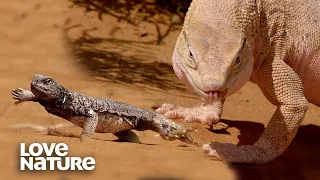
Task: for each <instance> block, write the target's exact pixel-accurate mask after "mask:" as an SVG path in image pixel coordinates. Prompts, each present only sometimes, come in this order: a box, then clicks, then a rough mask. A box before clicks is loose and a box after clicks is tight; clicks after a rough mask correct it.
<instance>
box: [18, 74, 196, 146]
mask: <svg viewBox="0 0 320 180" xmlns="http://www.w3.org/2000/svg"><path fill="white" fill-rule="evenodd" d="M12 95H13V98H14V99H16V100H17V102H16V103H21V102H25V101H34V102H38V103H40V104H41V105H42V106H44V107H45V109H46V110H47V111H48V112H49V113H51V114H53V115H56V116H59V117H61V118H64V119H66V120H68V121H70V122H72V123H73V124H75V125H77V126H79V127H81V128H83V131H82V133H81V135H80V138H81V140H83V139H84V138H89V137H90V136H91V135H92V134H93V133H94V132H98V133H113V134H114V135H115V136H117V137H118V138H119V139H120V140H125V141H135V142H140V141H139V139H138V137H137V136H136V135H135V134H134V132H132V131H131V130H133V129H135V130H138V131H144V130H152V131H155V132H158V133H159V134H160V136H161V137H162V138H163V139H166V140H175V139H178V140H181V141H183V142H186V143H190V144H194V145H199V144H198V142H196V141H195V140H193V139H192V138H191V136H190V135H189V134H188V131H190V130H191V129H185V128H183V127H182V126H181V125H179V124H177V123H175V122H173V121H170V120H169V119H168V118H166V117H164V116H162V115H159V114H156V113H154V112H152V111H149V110H145V109H141V108H137V107H135V106H132V105H129V104H126V103H122V102H118V101H114V100H110V99H99V98H93V97H89V96H86V95H84V94H80V93H77V92H73V91H70V90H68V89H66V88H64V87H63V86H61V85H60V84H59V83H58V82H56V81H55V80H53V79H52V78H51V77H48V76H42V75H40V74H36V75H35V76H34V78H33V80H32V82H31V91H28V90H24V89H22V88H16V89H13V91H12ZM62 125H63V124H62ZM22 126H24V125H22ZM25 126H26V125H25ZM27 126H28V127H29V128H33V129H36V130H38V129H46V128H44V127H41V126H37V125H33V124H30V125H27ZM49 132H50V131H49Z"/></svg>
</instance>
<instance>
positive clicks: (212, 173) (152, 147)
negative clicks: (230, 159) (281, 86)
mask: <svg viewBox="0 0 320 180" xmlns="http://www.w3.org/2000/svg"><path fill="white" fill-rule="evenodd" d="M77 2H80V1H77ZM92 2H94V3H97V2H99V1H92ZM119 2H120V1H119ZM132 2H136V1H132ZM111 4H112V3H111ZM81 5H88V4H86V3H74V2H71V1H67V0H55V1H47V0H34V1H27V0H19V1H18V0H11V1H2V2H1V3H0V23H1V25H0V39H1V41H0V58H1V60H0V62H1V64H0V72H1V73H0V74H1V75H0V94H1V99H0V114H1V117H0V118H1V120H0V128H1V131H0V152H1V154H0V159H1V162H0V177H1V179H24V180H25V179H34V178H36V179H85V178H90V179H141V180H143V179H145V180H146V179H159V180H160V179H172V180H174V179H177V180H180V179H181V180H182V179H246V180H247V179H320V153H319V152H320V151H319V150H320V141H319V140H318V139H317V137H319V134H320V127H319V125H320V121H319V118H320V111H319V108H317V107H316V106H314V105H310V108H309V111H308V113H307V115H306V118H305V120H304V121H303V124H302V126H301V127H300V129H299V131H298V135H297V136H296V138H295V139H294V141H293V142H292V144H291V145H290V147H289V148H288V149H287V150H286V151H285V153H284V154H283V155H282V156H281V157H280V158H278V159H277V160H276V161H274V162H272V163H269V164H267V165H228V164H225V163H223V162H221V161H215V160H213V159H211V158H208V157H206V156H205V154H204V153H203V152H202V150H201V149H200V148H198V147H195V146H192V145H186V144H185V143H182V142H179V141H164V140H162V139H161V138H160V137H158V136H157V135H156V133H154V132H151V131H144V132H136V133H137V134H138V136H139V137H140V139H141V141H142V144H134V143H125V142H117V141H115V140H116V139H117V138H116V137H115V136H113V135H112V134H94V136H93V138H94V139H93V140H90V141H87V142H80V141H79V139H77V138H70V137H56V136H49V135H46V134H41V133H35V132H30V131H24V130H22V131H19V130H17V131H14V130H11V129H9V128H8V127H9V126H10V125H13V124H18V123H36V124H42V125H52V124H57V123H62V122H65V123H68V122H66V121H64V120H63V119H61V118H58V117H56V116H53V115H51V116H49V115H48V113H47V112H46V111H45V110H44V108H43V107H41V106H40V105H39V104H37V103H31V102H30V103H22V104H20V105H14V101H13V99H12V98H11V96H10V93H11V90H12V89H13V88H15V87H22V88H25V89H28V88H29V84H30V81H31V79H32V77H33V75H34V74H36V73H39V74H43V75H48V76H52V77H53V78H54V79H56V80H57V81H58V82H59V83H61V84H62V85H64V86H65V87H66V88H68V89H71V90H73V91H77V92H80V93H84V94H87V95H90V96H94V97H101V98H111V99H114V100H117V101H122V102H126V103H130V104H132V105H135V106H137V107H141V108H145V109H151V107H152V106H155V105H159V104H161V103H165V102H167V103H175V104H178V105H183V106H194V105H197V104H198V103H200V102H201V101H200V99H199V97H198V96H197V95H196V94H195V93H194V92H192V91H191V90H187V89H186V88H185V86H184V85H183V84H182V83H181V82H180V81H179V80H178V79H177V78H176V76H175V75H174V72H173V70H172V67H171V54H172V51H173V47H174V44H175V40H176V38H177V36H178V34H179V29H180V28H181V26H179V25H173V26H171V25H170V24H169V25H168V23H167V22H168V19H166V17H165V16H164V17H162V16H160V15H159V16H155V17H152V18H153V20H154V21H152V22H146V21H141V22H140V23H139V22H138V23H137V24H138V25H136V26H134V25H132V24H130V21H126V20H125V19H126V18H127V19H129V20H130V18H131V19H133V20H136V19H138V20H137V21H139V17H140V16H138V15H139V13H136V14H134V13H133V15H132V14H131V15H130V14H129V15H128V16H123V17H122V16H121V15H122V14H120V15H119V14H115V13H114V11H113V10H112V8H110V9H107V10H97V9H95V10H92V11H88V12H85V8H83V7H81ZM94 5H95V4H91V5H90V6H87V7H89V8H87V9H90V8H91V9H93V8H92V7H95V6H94ZM120 5H121V4H120ZM137 14H138V15H137ZM119 17H122V18H120V20H119ZM175 18H176V20H179V18H178V17H175ZM140 20H141V18H140ZM180 20H181V19H180ZM128 22H129V23H128ZM157 22H162V23H157ZM168 28H170V29H169V30H170V31H168ZM168 32H169V33H168ZM159 33H160V35H159ZM274 110H275V107H274V106H272V105H271V104H270V103H269V102H268V101H267V100H266V99H265V98H264V97H263V95H262V93H261V92H260V90H259V88H258V87H257V86H255V85H254V84H251V83H248V84H246V85H245V87H243V88H242V89H241V90H240V91H239V92H238V93H236V94H235V95H233V96H232V97H230V98H229V99H227V101H226V104H225V109H224V113H223V116H222V121H223V122H225V123H226V124H228V125H229V126H230V128H229V129H228V130H227V132H223V133H215V132H211V131H209V130H208V129H207V127H205V126H203V125H199V124H197V123H193V124H184V125H185V126H193V127H196V128H198V132H197V133H195V134H193V135H194V137H195V138H197V139H198V140H199V141H201V142H210V141H218V142H229V143H235V144H239V145H241V144H252V143H254V142H255V141H256V140H257V139H258V137H259V135H260V134H261V133H262V131H263V130H264V127H265V125H266V124H267V123H268V121H269V118H270V117H271V115H272V113H273V112H274ZM64 130H65V131H66V132H72V133H74V134H79V133H80V132H81V129H80V128H68V129H64ZM21 142H25V143H31V142H46V143H50V142H57V143H58V142H63V143H66V144H67V145H68V146H69V149H70V152H69V155H70V156H80V157H84V156H92V157H94V158H95V159H96V169H95V170H94V171H92V172H71V171H68V172H59V171H53V172H49V171H46V172H30V171H29V172H21V171H19V164H18V163H19V144H20V143H21Z"/></svg>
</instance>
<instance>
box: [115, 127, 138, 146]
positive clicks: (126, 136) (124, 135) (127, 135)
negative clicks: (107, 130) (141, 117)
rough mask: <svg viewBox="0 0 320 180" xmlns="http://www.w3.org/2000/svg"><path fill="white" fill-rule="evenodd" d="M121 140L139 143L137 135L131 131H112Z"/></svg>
mask: <svg viewBox="0 0 320 180" xmlns="http://www.w3.org/2000/svg"><path fill="white" fill-rule="evenodd" d="M113 134H114V135H115V136H117V137H118V138H119V140H121V141H126V142H132V143H141V142H140V140H139V137H138V136H137V135H136V134H135V133H134V132H132V131H130V130H128V131H120V132H116V133H113Z"/></svg>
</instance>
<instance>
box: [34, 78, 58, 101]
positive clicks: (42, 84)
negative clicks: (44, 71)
mask: <svg viewBox="0 0 320 180" xmlns="http://www.w3.org/2000/svg"><path fill="white" fill-rule="evenodd" d="M63 89H64V88H63V87H62V86H61V85H60V84H58V83H57V82H56V81H54V80H53V79H52V78H51V77H48V76H42V75H40V74H35V75H34V77H33V79H32V82H31V91H32V93H33V94H34V95H35V96H36V98H37V99H41V100H48V101H49V100H56V99H58V98H60V96H61V93H62V91H63Z"/></svg>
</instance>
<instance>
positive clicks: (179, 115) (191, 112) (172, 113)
mask: <svg viewBox="0 0 320 180" xmlns="http://www.w3.org/2000/svg"><path fill="white" fill-rule="evenodd" d="M155 111H156V112H157V113H159V114H164V115H165V116H166V117H168V118H172V119H184V121H185V122H199V123H201V124H207V125H208V126H210V127H211V128H212V129H214V130H222V129H226V128H227V127H228V126H227V125H226V124H221V123H218V122H219V120H220V114H221V110H220V109H219V108H217V107H215V106H212V105H205V106H197V107H192V108H186V107H181V106H176V105H172V104H162V105H161V106H160V107H159V108H158V109H156V110H155ZM217 123H218V124H217ZM216 124H217V125H218V126H219V127H217V128H215V125H216Z"/></svg>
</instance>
